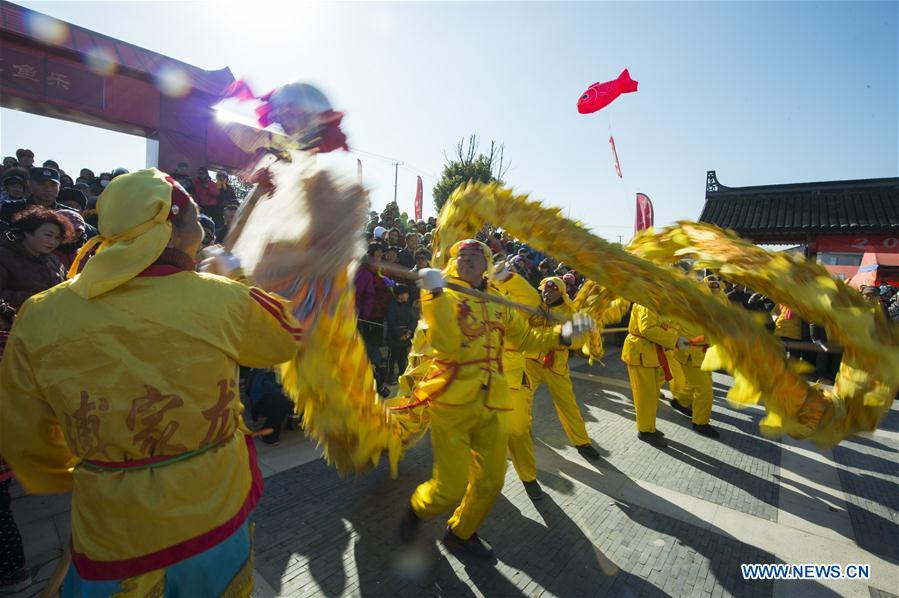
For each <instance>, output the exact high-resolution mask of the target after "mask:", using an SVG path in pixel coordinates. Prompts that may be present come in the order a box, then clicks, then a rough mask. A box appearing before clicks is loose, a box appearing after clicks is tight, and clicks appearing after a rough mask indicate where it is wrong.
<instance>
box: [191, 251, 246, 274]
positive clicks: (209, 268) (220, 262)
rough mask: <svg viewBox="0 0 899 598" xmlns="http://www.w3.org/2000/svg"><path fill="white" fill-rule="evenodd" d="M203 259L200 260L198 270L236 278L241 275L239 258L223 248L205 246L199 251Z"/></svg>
mask: <svg viewBox="0 0 899 598" xmlns="http://www.w3.org/2000/svg"><path fill="white" fill-rule="evenodd" d="M201 255H202V256H203V258H204V259H203V261H201V262H200V271H201V272H209V273H210V274H218V275H219V276H226V277H228V278H231V279H234V280H237V279H238V278H239V277H240V276H242V275H243V273H242V271H241V267H240V258H239V257H237V256H236V255H234V254H233V253H230V252H228V251H225V250H223V249H222V248H221V247H216V246H213V247H207V248H206V249H204V250H203V251H202V252H201Z"/></svg>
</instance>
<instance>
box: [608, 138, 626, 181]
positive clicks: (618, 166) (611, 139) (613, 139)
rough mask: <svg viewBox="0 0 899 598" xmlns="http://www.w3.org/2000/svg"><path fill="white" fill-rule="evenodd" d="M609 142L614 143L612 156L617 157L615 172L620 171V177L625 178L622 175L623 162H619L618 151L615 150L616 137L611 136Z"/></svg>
mask: <svg viewBox="0 0 899 598" xmlns="http://www.w3.org/2000/svg"><path fill="white" fill-rule="evenodd" d="M609 143H610V144H612V157H613V158H614V159H615V172H617V173H618V178H619V179H620V178H624V177H622V175H621V164H619V163H618V152H617V151H616V150H615V138H614V137H612V136H610V137H609Z"/></svg>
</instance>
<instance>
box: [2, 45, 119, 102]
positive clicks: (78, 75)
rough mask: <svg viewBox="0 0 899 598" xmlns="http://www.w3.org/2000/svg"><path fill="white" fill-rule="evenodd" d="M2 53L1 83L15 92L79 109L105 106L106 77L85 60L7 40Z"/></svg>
mask: <svg viewBox="0 0 899 598" xmlns="http://www.w3.org/2000/svg"><path fill="white" fill-rule="evenodd" d="M2 55H3V57H2V58H0V85H2V86H3V87H5V88H8V89H9V90H10V91H12V92H13V93H15V92H24V93H27V94H29V95H31V96H33V97H38V98H49V99H50V100H52V101H54V102H60V103H63V104H65V105H66V106H67V107H72V108H75V109H79V110H84V109H89V111H94V112H97V111H102V110H103V108H104V102H103V95H104V79H103V77H101V76H100V75H97V74H96V73H93V72H91V71H90V70H88V69H87V68H86V67H84V66H82V65H81V64H79V63H77V62H66V61H62V60H57V59H55V58H49V57H48V56H47V54H46V53H45V52H34V51H31V50H25V49H19V48H16V47H13V46H10V45H6V44H4V45H3V48H2Z"/></svg>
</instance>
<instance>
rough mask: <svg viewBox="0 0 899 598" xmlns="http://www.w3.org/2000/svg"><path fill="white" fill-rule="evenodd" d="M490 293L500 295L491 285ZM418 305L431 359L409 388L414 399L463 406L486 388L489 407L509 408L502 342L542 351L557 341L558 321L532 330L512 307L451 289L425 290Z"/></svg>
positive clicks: (453, 278)
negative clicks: (421, 378)
mask: <svg viewBox="0 0 899 598" xmlns="http://www.w3.org/2000/svg"><path fill="white" fill-rule="evenodd" d="M449 280H450V281H451V282H454V283H456V284H459V285H465V286H469V285H468V284H467V283H466V282H465V281H464V280H462V279H461V278H456V277H452V276H450V277H449ZM488 292H492V293H495V294H499V292H498V291H497V290H496V289H495V288H493V287H488ZM421 307H422V318H423V319H424V320H425V322H426V324H427V333H426V334H427V336H428V341H429V344H430V346H431V348H432V349H433V353H432V355H433V359H432V361H431V365H430V368H429V370H428V373H427V374H426V375H425V377H424V379H423V380H422V381H421V383H420V384H419V385H418V386H417V387H416V388H415V390H414V391H413V396H414V397H415V398H416V399H417V400H418V401H433V402H435V403H441V404H445V405H465V404H467V403H470V402H472V401H474V400H475V399H476V398H477V396H478V393H479V392H480V390H481V389H482V388H486V390H487V401H486V404H487V406H488V407H490V408H492V409H506V410H508V409H511V408H512V402H511V399H510V397H509V389H508V386H507V383H506V379H505V376H504V368H503V353H504V348H505V346H506V343H507V342H508V343H509V344H510V345H511V346H513V347H518V349H519V350H523V351H527V350H545V349H548V348H550V347H553V346H556V345H557V344H558V343H559V333H560V328H559V327H558V326H557V327H555V328H552V329H543V328H540V329H531V328H530V327H529V326H528V323H527V321H526V320H525V319H524V318H522V317H521V316H520V315H518V313H516V312H515V311H514V310H513V309H511V308H508V307H505V306H502V305H500V304H498V303H493V302H489V301H484V300H482V299H477V298H475V297H470V296H468V295H463V294H462V293H458V292H456V291H453V290H451V289H444V290H443V292H441V293H439V294H438V295H436V296H434V295H432V294H431V293H423V294H422V300H421Z"/></svg>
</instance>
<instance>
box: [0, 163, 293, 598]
mask: <svg viewBox="0 0 899 598" xmlns="http://www.w3.org/2000/svg"><path fill="white" fill-rule="evenodd" d="M98 208H99V228H100V235H101V236H100V237H98V238H97V240H98V242H99V250H98V252H97V253H96V254H95V255H94V256H93V257H92V258H90V260H89V261H87V263H86V265H85V266H84V268H83V270H82V271H81V273H80V274H78V275H77V276H75V278H74V279H72V280H68V281H66V282H63V283H62V284H60V285H57V286H56V287H54V288H52V289H50V290H48V291H45V292H43V293H40V294H38V295H36V296H34V297H33V298H31V299H30V300H29V301H27V302H26V303H25V305H24V306H23V307H22V309H21V311H20V312H19V317H18V319H17V320H16V323H15V326H14V328H13V330H12V333H11V335H10V338H9V344H8V346H7V348H6V355H5V357H4V359H3V360H2V364H0V453H2V454H3V456H4V458H6V459H7V460H8V461H9V462H10V463H11V464H12V466H13V468H14V470H15V471H16V474H17V476H18V477H19V479H20V480H21V481H22V483H23V484H24V486H25V487H26V488H27V489H28V490H29V491H30V492H35V493H51V492H52V493H55V492H67V491H69V490H71V491H72V515H71V522H72V536H71V546H70V548H71V556H72V565H71V566H70V567H69V570H68V574H67V576H66V580H65V583H64V588H63V592H64V595H66V596H75V595H89V596H108V595H113V594H115V595H117V596H132V595H134V596H144V595H147V596H149V595H153V596H157V595H158V596H162V595H170V594H171V595H182V596H219V595H228V596H231V595H235V596H248V595H249V594H250V592H251V590H252V584H253V559H252V550H251V546H252V511H253V508H254V507H255V506H256V503H257V502H258V501H259V498H260V496H261V494H262V476H261V475H260V472H259V469H258V468H257V466H256V457H255V447H254V442H253V440H252V437H251V436H250V433H249V430H247V429H246V427H245V426H244V423H243V420H242V417H241V413H242V411H243V406H242V405H241V402H240V398H239V392H238V387H237V373H238V364H243V365H247V366H250V367H257V368H266V367H271V366H273V365H275V364H278V363H281V362H285V361H287V360H289V359H291V358H292V356H294V355H295V354H296V352H297V349H298V341H299V340H300V338H301V336H302V334H303V331H302V330H301V329H300V328H299V326H298V324H297V323H296V321H295V320H294V318H293V317H292V316H291V315H290V313H289V312H288V311H287V310H286V309H285V307H284V306H283V305H282V302H281V301H280V300H279V299H277V298H275V297H273V296H270V295H268V294H267V293H265V292H263V291H260V290H258V289H254V288H250V287H248V286H245V285H243V284H240V283H238V282H233V281H231V280H228V279H226V278H223V277H219V276H215V275H211V274H202V273H197V272H196V271H195V262H194V259H193V257H192V256H194V255H195V254H196V251H197V249H198V247H199V245H200V242H201V240H202V239H203V230H202V229H201V228H200V225H199V223H198V220H197V215H198V210H197V206H196V204H195V203H194V202H193V200H191V199H190V198H189V196H187V194H186V193H184V191H183V190H182V189H181V188H180V186H179V185H178V184H177V183H175V182H174V180H173V179H172V178H171V177H169V176H167V175H166V174H165V173H163V172H160V171H158V170H156V169H152V168H151V169H148V170H142V171H139V172H135V173H132V174H127V175H123V176H120V177H116V179H115V180H114V181H113V182H112V183H110V185H109V186H108V187H107V188H106V190H105V191H104V192H103V196H102V197H101V198H100V201H99V204H98ZM89 251H90V248H86V249H85V251H84V252H82V254H80V256H79V258H81V259H78V260H76V263H75V264H74V265H73V270H72V272H73V273H75V272H77V271H78V267H79V265H80V264H81V262H82V261H83V258H84V257H85V256H86V255H87V253H88V252H89Z"/></svg>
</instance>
